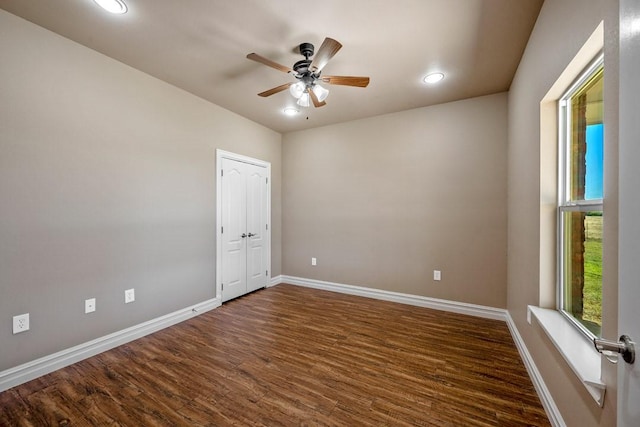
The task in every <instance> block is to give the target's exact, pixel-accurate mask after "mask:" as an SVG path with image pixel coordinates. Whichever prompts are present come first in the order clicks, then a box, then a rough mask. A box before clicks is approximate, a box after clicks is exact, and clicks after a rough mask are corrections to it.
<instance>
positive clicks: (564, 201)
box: [556, 52, 604, 341]
mask: <svg viewBox="0 0 640 427" xmlns="http://www.w3.org/2000/svg"><path fill="white" fill-rule="evenodd" d="M603 67H604V55H603V53H602V52H601V53H600V54H598V56H597V57H596V58H595V59H594V60H593V61H592V62H591V63H590V64H589V66H588V67H587V68H586V69H585V70H584V71H583V72H582V73H581V74H580V76H579V77H578V78H577V79H576V80H575V82H574V83H573V84H572V85H571V86H570V87H569V88H568V89H567V91H566V92H565V93H564V94H563V95H562V97H560V99H559V100H558V209H557V218H558V222H557V224H558V230H557V245H558V247H557V251H556V253H557V264H556V265H557V266H558V268H557V278H556V301H557V310H558V311H559V312H560V313H561V314H562V315H563V316H564V317H565V318H566V319H568V320H569V321H570V322H571V324H572V325H573V326H575V327H576V328H577V329H578V330H579V331H580V332H581V333H582V334H583V335H584V336H585V337H586V338H587V339H589V341H591V340H593V338H595V335H594V334H593V333H592V332H591V331H590V330H588V329H587V328H586V327H585V326H584V325H583V324H582V323H580V322H579V321H578V320H577V319H576V318H575V317H574V316H573V315H572V314H571V313H567V312H566V310H564V296H565V283H564V278H565V268H566V265H565V257H564V253H565V241H564V237H565V235H566V233H565V223H564V215H563V214H564V213H565V212H592V211H600V212H603V220H604V209H603V200H602V199H589V200H571V199H570V194H571V188H570V185H571V182H570V177H569V174H570V173H571V165H570V161H571V154H570V150H571V128H572V123H571V103H570V100H571V98H572V97H573V96H574V95H575V94H576V93H577V92H578V91H579V90H580V88H581V87H582V86H583V85H584V84H585V83H586V82H587V81H588V80H589V79H590V78H591V77H592V76H593V75H594V74H595V73H597V72H598V71H599V70H600V68H603Z"/></svg>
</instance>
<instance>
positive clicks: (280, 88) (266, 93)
mask: <svg viewBox="0 0 640 427" xmlns="http://www.w3.org/2000/svg"><path fill="white" fill-rule="evenodd" d="M292 84H294V83H285V84H283V85H280V86H277V87H274V88H273V89H269V90H265V91H264V92H260V93H259V94H258V96H262V97H263V98H265V97H267V96H271V95H273V94H274V93H278V92H282V91H283V90H286V89H287V88H288V87H289V86H291V85H292Z"/></svg>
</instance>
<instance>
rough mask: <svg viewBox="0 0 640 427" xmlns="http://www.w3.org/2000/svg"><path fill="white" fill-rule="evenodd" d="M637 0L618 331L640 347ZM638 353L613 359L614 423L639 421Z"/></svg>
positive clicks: (625, 136)
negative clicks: (615, 382)
mask: <svg viewBox="0 0 640 427" xmlns="http://www.w3.org/2000/svg"><path fill="white" fill-rule="evenodd" d="M638 23H640V2H638V0H620V82H619V87H620V104H619V105H620V112H619V120H620V121H619V126H620V134H619V144H620V145H619V150H620V152H619V153H618V155H619V174H620V175H619V188H618V191H619V193H618V194H619V205H618V206H619V222H618V227H619V229H618V235H619V240H618V267H619V274H618V331H619V335H622V334H626V335H629V336H630V337H631V339H632V340H633V341H635V343H636V344H635V347H636V351H637V352H640V310H639V309H638V308H639V307H640V284H639V282H640V263H639V262H638V254H639V253H640V226H639V225H638V224H640V222H639V221H640V197H639V196H638V194H639V193H638V188H640V168H639V167H638V164H639V163H640V143H639V140H640V136H639V135H640V121H638V100H639V99H640V80H639V79H638V70H639V69H640V27H639V25H638ZM638 402H640V354H636V361H635V363H634V364H633V365H630V364H628V363H624V362H623V361H620V362H618V425H619V426H639V425H640V405H638Z"/></svg>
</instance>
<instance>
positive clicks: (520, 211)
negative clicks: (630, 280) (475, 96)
mask: <svg viewBox="0 0 640 427" xmlns="http://www.w3.org/2000/svg"><path fill="white" fill-rule="evenodd" d="M601 21H604V22H605V26H604V28H605V30H604V40H605V42H604V48H605V121H606V125H605V201H604V204H605V208H604V209H605V230H604V271H603V275H604V278H603V280H604V289H605V290H604V292H603V294H604V295H603V306H604V308H603V334H604V335H605V336H606V337H607V338H610V339H613V338H616V337H615V331H616V328H617V320H616V317H617V302H616V299H617V290H616V286H617V283H616V281H617V273H616V268H617V265H616V264H617V249H616V248H617V182H618V181H617V160H616V158H617V137H616V135H617V99H618V98H617V96H618V95H617V91H618V89H617V74H618V67H617V62H618V58H617V2H616V1H615V0H546V1H545V3H544V5H543V7H542V10H541V12H540V15H539V17H538V21H537V23H536V26H535V28H534V31H533V33H532V35H531V37H530V39H529V43H528V45H527V48H526V51H525V54H524V56H523V58H522V61H521V63H520V66H519V68H518V72H517V74H516V77H515V78H514V80H513V83H512V86H511V90H510V92H509V160H508V165H509V173H508V183H509V191H508V194H509V211H508V212H509V232H508V248H509V251H508V309H509V312H510V314H511V316H512V317H513V319H514V321H515V323H516V325H517V327H518V330H519V331H520V333H521V335H522V337H523V339H524V341H525V343H526V345H527V348H528V349H529V351H530V352H531V354H532V356H533V358H534V360H535V363H536V365H537V367H538V369H539V370H540V372H541V374H542V376H543V378H544V381H545V383H546V385H547V386H548V388H549V390H550V392H551V394H552V396H553V398H554V400H555V403H556V404H557V405H558V408H559V409H560V412H561V414H562V416H563V418H564V420H565V422H566V423H567V425H569V426H585V427H586V426H597V425H615V418H616V417H615V409H616V408H615V407H616V402H615V396H616V383H615V368H613V367H612V366H611V365H610V364H607V363H606V362H605V363H604V364H603V368H604V370H603V376H604V380H605V382H606V383H607V395H606V400H605V405H604V409H601V408H599V407H598V405H597V404H596V402H595V401H594V400H593V399H592V398H591V396H590V395H589V394H588V393H587V391H586V389H585V387H584V386H583V385H582V384H581V383H580V382H579V381H578V379H577V377H576V375H574V374H573V372H572V371H571V369H570V368H569V366H568V365H567V363H566V362H565V361H564V359H563V358H562V357H561V356H560V354H559V353H558V352H557V351H556V350H555V347H554V346H553V344H551V343H550V341H549V340H548V338H547V337H546V335H545V334H544V332H543V331H541V330H540V328H539V327H537V326H535V324H534V326H530V325H528V324H527V321H526V310H527V305H530V304H531V305H544V306H550V307H554V306H555V294H554V291H553V289H554V283H553V280H554V276H555V275H554V272H553V271H552V272H551V273H550V274H548V273H549V272H548V271H547V274H545V269H546V265H548V263H549V262H550V260H551V262H553V260H555V237H554V236H555V230H554V227H555V224H554V223H553V213H551V217H550V218H549V217H547V214H546V213H547V212H548V205H549V204H550V203H551V204H552V203H554V202H553V200H554V198H555V196H553V194H549V192H548V191H547V190H549V183H550V182H551V184H550V185H551V191H554V189H553V186H554V185H555V184H554V183H555V173H556V170H557V168H556V165H555V164H545V163H544V162H543V163H542V164H541V161H540V158H541V156H542V158H543V159H549V158H553V155H550V153H549V150H548V149H549V147H544V148H545V149H544V150H543V151H542V152H541V130H540V123H541V114H540V111H541V104H540V102H541V101H542V100H543V98H544V97H545V95H546V94H547V92H549V90H550V89H551V88H552V86H553V85H554V83H555V82H556V80H558V78H559V77H560V76H561V74H562V73H563V71H564V70H565V69H566V68H567V66H568V65H569V64H570V62H571V61H572V60H573V58H574V57H575V56H576V54H577V53H578V52H579V50H580V49H581V47H582V46H583V45H584V44H585V42H586V41H587V39H588V38H589V37H590V36H591V34H592V33H593V32H594V30H595V29H596V27H597V26H598V24H599V23H600V22H601ZM547 113H548V111H546V107H545V115H548V114H547ZM550 117H551V118H552V120H553V117H554V113H553V111H551V112H550ZM554 133H555V130H554V129H552V130H551V134H554ZM553 149H554V148H553V144H552V146H551V150H553ZM541 170H542V171H543V172H542V173H543V175H541ZM541 183H542V186H541ZM541 212H542V216H541V215H540V213H541ZM550 235H551V237H549V236H550ZM541 262H542V264H541ZM541 266H542V270H543V274H542V276H541V274H540V269H541Z"/></svg>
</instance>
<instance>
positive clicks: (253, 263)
mask: <svg viewBox="0 0 640 427" xmlns="http://www.w3.org/2000/svg"><path fill="white" fill-rule="evenodd" d="M247 167H248V170H249V172H248V174H247V234H248V241H247V291H248V292H251V291H255V290H256V289H260V288H264V287H265V286H267V277H268V268H269V267H268V265H267V260H268V256H267V255H268V253H267V251H268V245H269V241H268V239H267V238H266V236H267V232H268V230H267V208H268V199H267V197H268V194H269V192H268V186H269V184H268V177H267V170H266V168H264V167H260V166H255V165H247Z"/></svg>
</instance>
